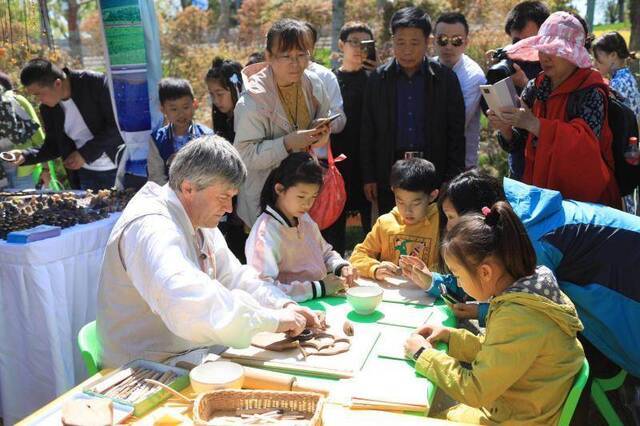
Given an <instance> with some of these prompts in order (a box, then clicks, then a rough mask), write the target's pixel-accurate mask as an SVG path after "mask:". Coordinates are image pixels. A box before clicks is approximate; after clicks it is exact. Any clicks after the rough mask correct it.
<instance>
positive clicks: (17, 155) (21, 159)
mask: <svg viewBox="0 0 640 426" xmlns="http://www.w3.org/2000/svg"><path fill="white" fill-rule="evenodd" d="M7 152H8V153H9V154H12V155H13V156H14V157H15V158H16V159H15V160H14V161H11V164H13V165H14V166H20V165H22V163H24V155H23V154H22V150H21V149H12V150H11V151H7Z"/></svg>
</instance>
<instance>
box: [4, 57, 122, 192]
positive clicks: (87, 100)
mask: <svg viewBox="0 0 640 426" xmlns="http://www.w3.org/2000/svg"><path fill="white" fill-rule="evenodd" d="M20 81H21V82H22V85H23V86H24V87H25V88H26V90H27V92H28V93H29V94H31V95H33V96H35V97H37V98H38V99H39V100H40V102H41V105H40V115H41V116H42V122H43V125H44V131H45V140H44V143H43V144H42V146H41V147H40V148H34V149H29V150H25V151H18V152H15V153H16V155H17V160H16V164H17V165H20V164H35V163H40V162H44V161H48V160H52V159H54V158H57V157H62V159H63V160H64V166H65V167H66V168H67V169H68V170H71V171H75V172H76V177H77V180H78V181H79V186H80V188H81V189H94V190H97V189H103V188H111V187H112V186H113V185H114V183H115V179H116V165H115V157H116V151H117V150H118V146H119V145H121V144H122V143H123V141H122V137H121V136H120V131H119V130H118V126H117V125H116V120H115V118H114V114H113V108H112V104H111V95H110V93H109V83H108V81H107V78H106V77H105V76H104V75H103V74H100V73H95V72H91V71H71V70H69V69H67V68H65V69H60V68H58V67H57V66H55V65H53V64H52V63H51V62H49V61H48V60H46V59H33V60H31V61H29V62H28V63H27V65H25V67H24V68H23V69H22V72H21V73H20Z"/></svg>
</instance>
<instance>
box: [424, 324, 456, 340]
mask: <svg viewBox="0 0 640 426" xmlns="http://www.w3.org/2000/svg"><path fill="white" fill-rule="evenodd" d="M415 333H416V334H419V335H421V336H422V337H424V338H425V339H427V342H429V343H430V344H431V345H433V344H434V343H436V342H444V343H449V336H450V334H451V329H450V328H449V327H443V326H441V325H433V324H425V325H423V326H420V327H418V328H416V331H415Z"/></svg>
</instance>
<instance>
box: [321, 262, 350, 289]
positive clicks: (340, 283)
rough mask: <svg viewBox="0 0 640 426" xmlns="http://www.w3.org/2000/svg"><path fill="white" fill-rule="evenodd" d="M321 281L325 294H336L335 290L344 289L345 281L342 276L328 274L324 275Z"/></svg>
mask: <svg viewBox="0 0 640 426" xmlns="http://www.w3.org/2000/svg"><path fill="white" fill-rule="evenodd" d="M345 268H346V266H345ZM343 269H344V268H343ZM322 282H323V283H324V288H325V290H326V293H327V296H329V295H331V294H336V293H337V292H339V291H341V290H345V289H346V283H345V280H344V278H341V277H339V276H337V275H334V274H328V275H327V276H326V277H324V278H323V279H322Z"/></svg>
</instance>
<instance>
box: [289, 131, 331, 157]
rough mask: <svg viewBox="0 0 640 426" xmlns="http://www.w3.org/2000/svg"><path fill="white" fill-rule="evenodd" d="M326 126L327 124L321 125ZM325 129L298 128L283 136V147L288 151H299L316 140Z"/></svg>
mask: <svg viewBox="0 0 640 426" xmlns="http://www.w3.org/2000/svg"><path fill="white" fill-rule="evenodd" d="M323 127H324V128H326V127H327V126H323ZM325 132H326V130H323V129H310V130H298V131H295V132H293V133H289V134H288V135H287V136H285V137H284V147H285V148H286V149H287V151H288V152H299V151H303V150H305V149H307V148H308V147H309V146H311V145H312V144H314V143H316V142H318V141H319V140H320V138H321V137H322V136H323V135H324V133H325Z"/></svg>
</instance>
